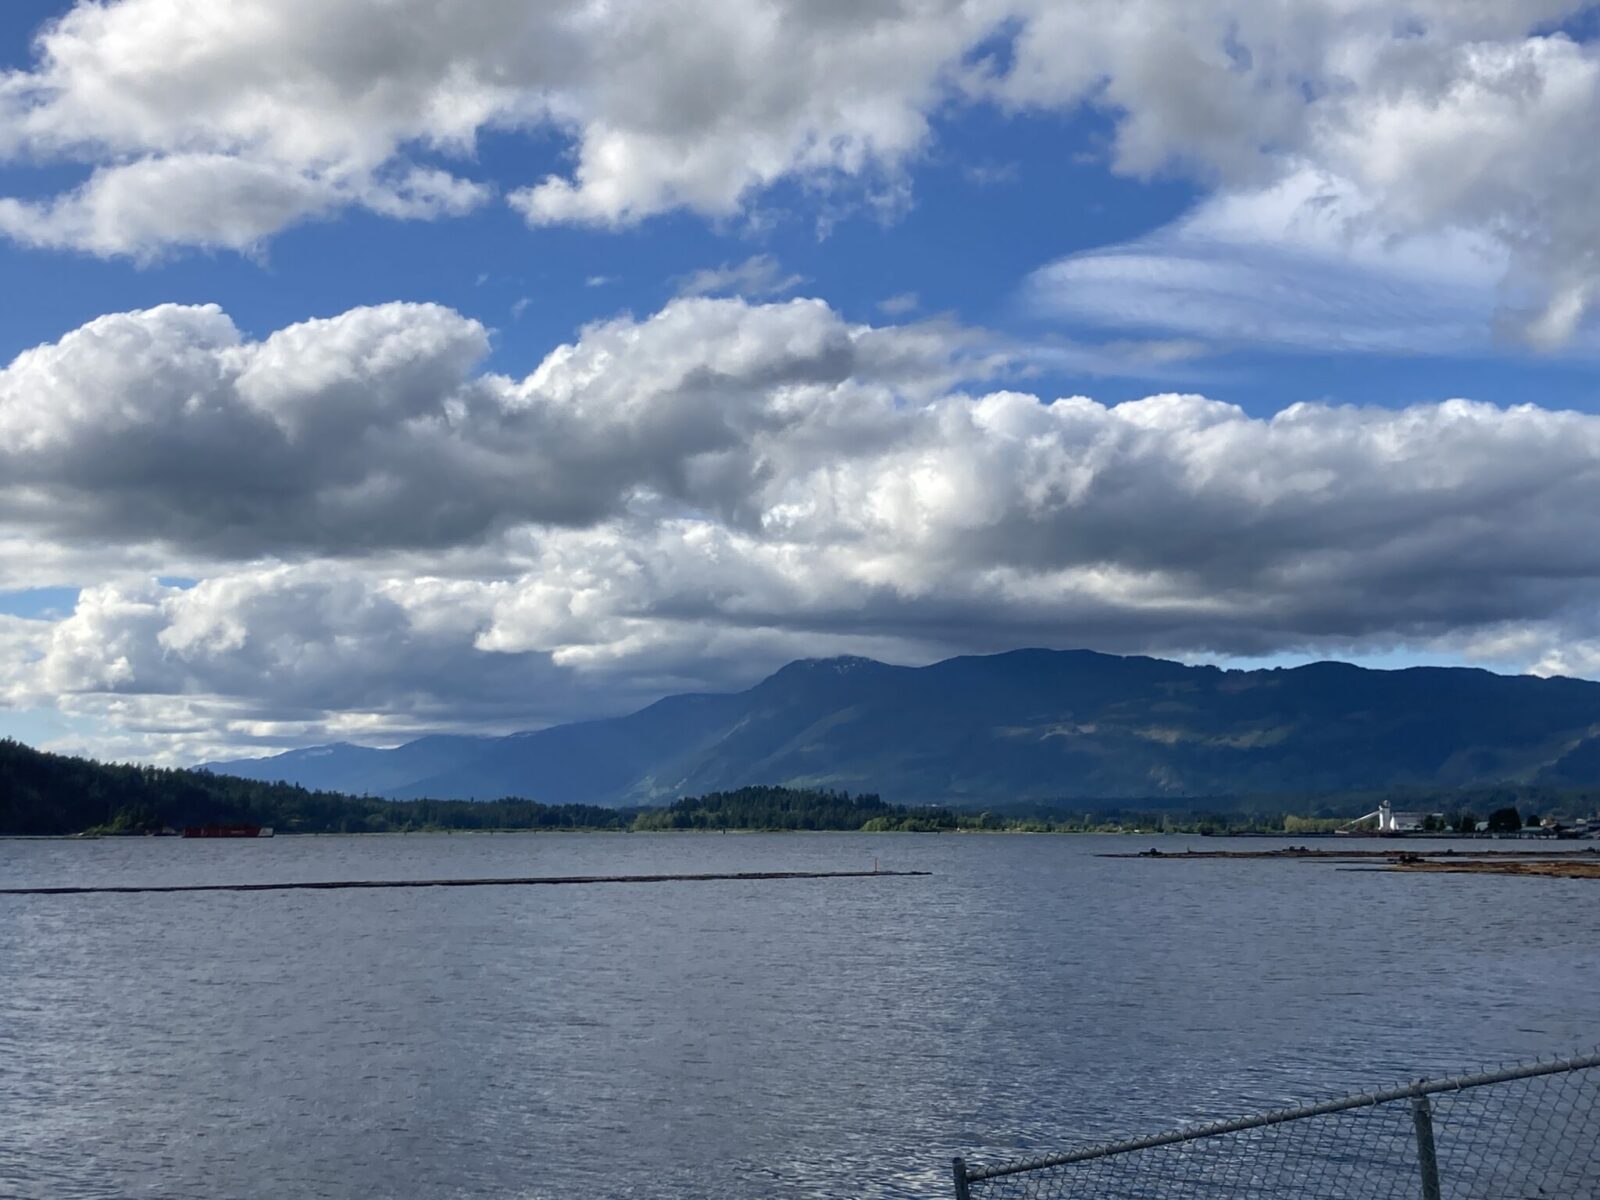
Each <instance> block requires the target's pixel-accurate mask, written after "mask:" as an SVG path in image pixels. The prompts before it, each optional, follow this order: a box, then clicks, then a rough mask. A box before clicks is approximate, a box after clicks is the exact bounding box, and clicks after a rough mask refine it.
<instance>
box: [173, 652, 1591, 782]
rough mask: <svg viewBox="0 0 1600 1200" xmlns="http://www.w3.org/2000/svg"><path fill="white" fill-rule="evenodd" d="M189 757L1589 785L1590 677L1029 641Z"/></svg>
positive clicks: (319, 769) (801, 777) (752, 773)
mask: <svg viewBox="0 0 1600 1200" xmlns="http://www.w3.org/2000/svg"><path fill="white" fill-rule="evenodd" d="M204 767H205V768H206V769H209V770H213V771H217V772H221V773H227V774H234V775H242V776H244V777H246V778H253V779H264V780H276V779H283V780H285V781H287V782H290V783H298V784H302V785H304V786H307V787H323V788H338V789H340V790H344V791H354V792H363V791H365V792H370V793H372V794H374V795H381V796H385V797H389V798H394V799H407V798H414V797H421V796H433V797H442V798H462V799H490V798H497V797H500V796H525V797H528V798H530V799H534V800H540V801H543V802H547V803H599V804H610V805H634V804H645V803H661V802H666V801H670V800H675V799H678V798H680V797H682V796H687V795H693V794H696V793H703V792H707V791H713V790H718V789H727V788H736V787H743V786H748V785H752V784H758V783H759V784H774V785H783V786H793V787H841V788H848V789H850V790H866V791H874V792H879V793H882V794H893V795H895V796H897V797H899V798H902V799H905V800H911V801H915V802H918V803H922V802H927V803H950V804H967V805H970V804H993V803H998V802H1006V801H1012V802H1025V801H1039V800H1062V799H1073V798H1080V797H1081V798H1094V799H1099V800H1116V799H1127V798H1135V797H1146V796H1151V795H1166V796H1172V797H1185V796H1191V797H1203V796H1208V795H1220V794H1245V793H1266V792H1283V791H1307V792H1317V791H1340V790H1352V789H1364V788H1382V787H1405V786H1409V787H1441V788H1453V787H1465V786H1476V785H1484V784H1493V783H1501V782H1506V783H1511V782H1524V783H1533V782H1539V783H1554V784H1587V783H1590V782H1594V781H1596V780H1597V779H1600V683H1596V682H1592V681H1588V680H1578V679H1570V678H1565V677H1559V676H1558V677H1548V678H1541V677H1535V676H1528V675H1497V674H1495V673H1493V672H1490V671H1486V670H1483V669H1481V668H1476V667H1407V668H1401V669H1396V670H1375V669H1372V668H1367V667H1360V666H1356V665H1354V664H1351V663H1342V662H1337V661H1333V660H1326V661H1322V662H1317V663H1308V664H1305V665H1303V666H1298V667H1272V668H1262V669H1257V670H1240V669H1237V668H1223V667H1217V666H1210V665H1201V666H1189V665H1186V664H1183V663H1177V662H1171V661H1169V660H1166V659H1159V658H1151V657H1146V656H1126V657H1123V656H1117V655H1108V654H1101V653H1098V652H1095V651H1090V650H1047V649H1039V648H1024V649H1018V650H1010V651H1006V652H1003V653H1000V654H992V655H963V656H958V657H955V658H949V659H944V660H941V661H940V662H936V663H931V664H928V665H927V666H922V667H906V666H897V665H894V664H889V663H881V662H878V661H876V660H874V659H867V658H859V657H842V658H813V659H798V660H796V661H794V662H791V663H788V664H786V665H785V666H783V667H781V668H779V669H778V670H777V671H775V672H773V674H771V675H769V676H767V677H766V678H765V679H763V680H761V681H760V682H758V683H756V684H755V685H753V686H752V687H750V688H747V689H745V690H744V691H740V692H703V693H685V694H681V695H674V696H666V697H663V698H662V699H660V700H657V701H656V702H654V703H653V704H650V705H648V706H646V707H644V708H642V709H639V710H638V711H636V712H633V713H628V714H625V715H623V716H619V717H608V718H599V719H595V720H589V721H579V722H573V723H570V724H564V725H555V726H550V727H548V728H546V729H540V730H532V731H528V732H525V733H516V734H510V735H506V736H503V737H480V736H468V735H443V734H441V735H431V736H429V737H425V738H419V739H417V740H415V741H413V742H408V743H406V744H404V745H402V746H398V747H395V748H394V749H392V750H380V749H373V748H370V747H361V746H352V745H350V744H348V743H333V744H329V745H326V746H317V747H306V748H303V749H300V750H293V751H289V752H287V753H285V754H282V755H277V756H273V757H269V758H261V759H237V760H230V761H221V762H213V763H207V764H204Z"/></svg>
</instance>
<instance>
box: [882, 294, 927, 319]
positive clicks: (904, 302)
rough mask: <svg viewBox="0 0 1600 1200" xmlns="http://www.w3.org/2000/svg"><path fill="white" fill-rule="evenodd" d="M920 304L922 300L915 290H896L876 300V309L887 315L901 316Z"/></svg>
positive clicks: (912, 310) (911, 311)
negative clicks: (892, 293)
mask: <svg viewBox="0 0 1600 1200" xmlns="http://www.w3.org/2000/svg"><path fill="white" fill-rule="evenodd" d="M921 306H922V300H921V298H920V297H918V295H917V294H916V293H915V292H897V293H895V294H894V295H893V296H888V297H886V298H884V299H882V300H879V301H878V311H879V312H881V313H883V314H884V315H885V316H888V317H903V316H905V315H906V314H907V313H914V312H916V311H917V309H918V308H920V307H921Z"/></svg>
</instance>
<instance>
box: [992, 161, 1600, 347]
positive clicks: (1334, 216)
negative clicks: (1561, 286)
mask: <svg viewBox="0 0 1600 1200" xmlns="http://www.w3.org/2000/svg"><path fill="white" fill-rule="evenodd" d="M1367 215H1368V209H1367V207H1366V205H1365V204H1364V202H1363V199H1362V197H1361V196H1359V195H1358V194H1357V193H1355V192H1354V191H1353V190H1352V189H1351V188H1349V187H1348V185H1340V184H1336V183H1334V182H1333V181H1331V180H1329V179H1328V178H1327V177H1324V176H1319V175H1316V174H1314V173H1312V172H1301V173H1298V174H1296V175H1295V176H1293V177H1291V178H1290V179H1288V180H1286V181H1284V182H1282V183H1280V184H1278V185H1276V186H1274V187H1271V188H1267V189H1263V190H1259V191H1254V192H1247V193H1235V194H1229V195H1222V196H1218V197H1214V198H1212V199H1210V200H1207V201H1205V202H1204V203H1202V204H1201V205H1200V206H1199V207H1198V208H1196V209H1195V210H1194V211H1193V212H1191V213H1190V214H1188V215H1187V216H1185V217H1183V218H1182V219H1180V220H1178V221H1176V222H1174V223H1173V224H1171V225H1168V226H1167V227H1165V228H1163V229H1160V230H1157V231H1156V232H1155V233H1152V234H1150V235H1148V236H1146V237H1142V238H1138V239H1136V240H1134V241H1131V242H1125V243H1122V244H1120V245H1115V246H1109V247H1105V248H1102V249H1096V250H1090V251H1086V252H1083V253H1080V254H1074V255H1071V256H1069V257H1067V258H1063V259H1060V260H1058V261H1056V262H1054V263H1051V264H1050V265H1048V266H1046V267H1044V268H1042V269H1040V270H1038V271H1036V272H1034V274H1033V275H1032V276H1030V277H1029V279H1028V281H1027V283H1026V285H1025V288H1024V301H1025V304H1026V306H1027V307H1028V308H1029V309H1031V310H1032V311H1033V312H1034V313H1035V314H1037V315H1042V316H1048V317H1052V318H1057V319H1064V320H1066V321H1068V322H1070V323H1072V324H1074V325H1080V324H1081V325H1089V326H1095V327H1099V328H1110V329H1117V330H1129V329H1135V330H1143V331H1148V332H1155V333H1159V334H1162V335H1166V336H1176V337H1179V338H1203V339H1207V340H1209V341H1212V342H1217V343H1223V344H1229V345H1238V346H1265V347H1276V348H1281V349H1289V350H1303V351H1314V352H1318V353H1377V354H1423V355H1430V354H1481V353H1485V352H1489V351H1493V350H1495V349H1496V348H1499V349H1515V348H1516V347H1515V345H1514V344H1513V343H1512V339H1511V338H1510V337H1506V336H1503V335H1502V331H1503V330H1504V329H1505V328H1506V325H1507V322H1506V315H1507V313H1508V311H1509V312H1514V311H1515V310H1516V309H1517V308H1518V305H1519V299H1518V297H1517V295H1516V294H1515V290H1514V289H1513V288H1512V287H1510V286H1508V285H1507V284H1506V282H1505V277H1506V270H1507V261H1506V254H1505V252H1504V251H1503V250H1502V249H1501V248H1500V246H1499V245H1498V244H1497V243H1495V242H1493V241H1491V240H1490V239H1489V238H1487V237H1485V236H1482V235H1478V234H1471V233H1466V232H1462V231H1458V230H1445V231H1442V232H1437V233H1431V234H1426V235H1418V236H1415V237H1410V238H1403V239H1397V238H1393V237H1383V236H1380V235H1379V234H1377V233H1375V232H1373V230H1372V226H1371V225H1370V224H1369V223H1368V222H1367V220H1366V217H1367ZM1512 324H1513V325H1515V324H1517V322H1514V321H1513V322H1512ZM1595 341H1596V339H1595V337H1594V331H1593V330H1592V329H1590V330H1586V331H1585V330H1580V331H1579V336H1578V337H1577V338H1576V339H1575V348H1581V347H1582V346H1583V345H1584V344H1585V343H1587V344H1588V345H1590V346H1591V347H1592V346H1593V345H1594V344H1595Z"/></svg>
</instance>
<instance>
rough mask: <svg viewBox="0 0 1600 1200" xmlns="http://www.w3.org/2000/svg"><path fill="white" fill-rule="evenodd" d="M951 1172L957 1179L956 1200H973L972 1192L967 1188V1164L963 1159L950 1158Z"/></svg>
mask: <svg viewBox="0 0 1600 1200" xmlns="http://www.w3.org/2000/svg"><path fill="white" fill-rule="evenodd" d="M950 1169H951V1173H952V1174H953V1175H954V1176H955V1180H956V1200H972V1193H971V1192H970V1191H968V1190H967V1164H966V1162H965V1161H964V1160H963V1159H959V1158H955V1159H951V1160H950Z"/></svg>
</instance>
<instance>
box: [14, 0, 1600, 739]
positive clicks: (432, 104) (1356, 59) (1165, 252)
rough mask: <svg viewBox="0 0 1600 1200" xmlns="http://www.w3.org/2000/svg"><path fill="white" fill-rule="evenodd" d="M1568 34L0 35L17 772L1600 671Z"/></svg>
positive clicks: (1583, 147) (207, 15) (217, 22)
mask: <svg viewBox="0 0 1600 1200" xmlns="http://www.w3.org/2000/svg"><path fill="white" fill-rule="evenodd" d="M1597 36H1600V7H1597V6H1596V5H1591V4H1583V3H1570V2H1563V0H1301V2H1300V3H1297V4H1294V5H1284V4H1281V3H1279V2H1277V0H1070V2H1066V3H1063V2H1061V0H960V2H958V0H855V2H852V3H849V4H837V3H831V2H818V0H812V2H810V3H798V2H791V0H733V2H722V0H719V2H717V3H709V2H704V0H702V2H685V0H570V2H557V0H551V2H550V3H544V4H538V5H508V4H501V3H495V2H490V0H481V2H480V0H457V2H455V3H449V4H447V3H443V2H442V0H230V3H228V4H226V5H219V4H214V3H209V2H206V0H102V2H99V3H77V4H72V3H67V2H61V0H54V2H46V0H10V2H9V3H7V4H6V5H4V6H0V284H3V286H0V736H13V737H18V738H21V739H23V740H25V741H29V742H31V743H34V744H38V745H44V746H48V747H51V748H56V749H61V750H64V751H71V752H85V753H92V754H95V755H98V756H102V757H107V758H117V759H139V760H146V761H156V762H169V763H187V762H196V761H203V760H207V759H212V758H219V757H233V756H240V755H250V754H268V753H273V752H276V751H279V750H282V749H286V748H290V747H295V746H302V745H309V744H316V743H321V742H328V741H354V742H360V743H365V744H372V745H393V744H396V743H398V742H401V741H404V740H407V739H409V738H411V737H415V736H418V735H421V734H424V733H429V732H442V731H449V732H462V731H465V732H481V733H502V732H510V731H513V730H519V729H531V728H537V727H540V726H544V725H548V724H551V723H555V722H560V721H565V720H571V719H576V718H584V717H590V716H597V715H606V714H612V713H618V712H624V711H629V710H631V709H633V708H636V707H638V706H640V705H642V704H645V703H648V702H650V701H652V700H654V699H656V698H658V697H659V696H661V695H664V694H668V693H672V692H680V691H694V690H705V689H717V690H722V689H731V688H738V687H743V686H747V685H749V684H751V683H753V682H755V681H757V680H759V679H760V678H762V677H763V676H764V675H766V674H767V673H769V672H771V671H772V670H774V669H776V668H777V667H778V666H781V665H782V664H783V663H785V662H787V661H790V660H792V659H795V658H801V657H819V656H827V655H834V654H865V655H870V656H872V657H876V658H880V659H884V660H887V661H893V662H901V663H925V662H930V661H934V660H937V659H939V658H943V657H948V656H950V655H954V654H964V653H987V652H994V651H999V650H1005V649H1011V648H1015V647H1019V646H1053V647H1060V648H1076V647H1088V648H1092V649H1097V650H1102V651H1107V652H1112V653H1146V654H1156V655H1161V656H1166V657H1173V658H1179V659H1183V660H1185V661H1204V662H1215V663H1219V664H1224V665H1236V666H1258V665H1278V664H1292V663H1297V662H1305V661H1311V660H1315V659H1319V658H1343V659H1348V660H1351V661H1357V662H1362V663H1366V664H1369V665H1375V666H1383V667H1403V666H1408V665H1414V664H1446V665H1470V666H1481V667H1486V668H1489V669H1493V670H1499V671H1508V672H1535V673H1540V674H1568V675H1577V676H1584V677H1589V678H1600V604H1597V600H1600V538H1597V537H1596V536H1595V532H1594V515H1593V514H1594V513H1595V512H1596V511H1597V508H1600V392H1597V389H1596V386H1595V381H1596V379H1597V374H1596V366H1597V365H1600V316H1597V313H1596V308H1597V304H1600V220H1597V219H1596V217H1595V215H1594V205H1593V197H1594V196H1595V195H1596V194H1600V43H1597Z"/></svg>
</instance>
